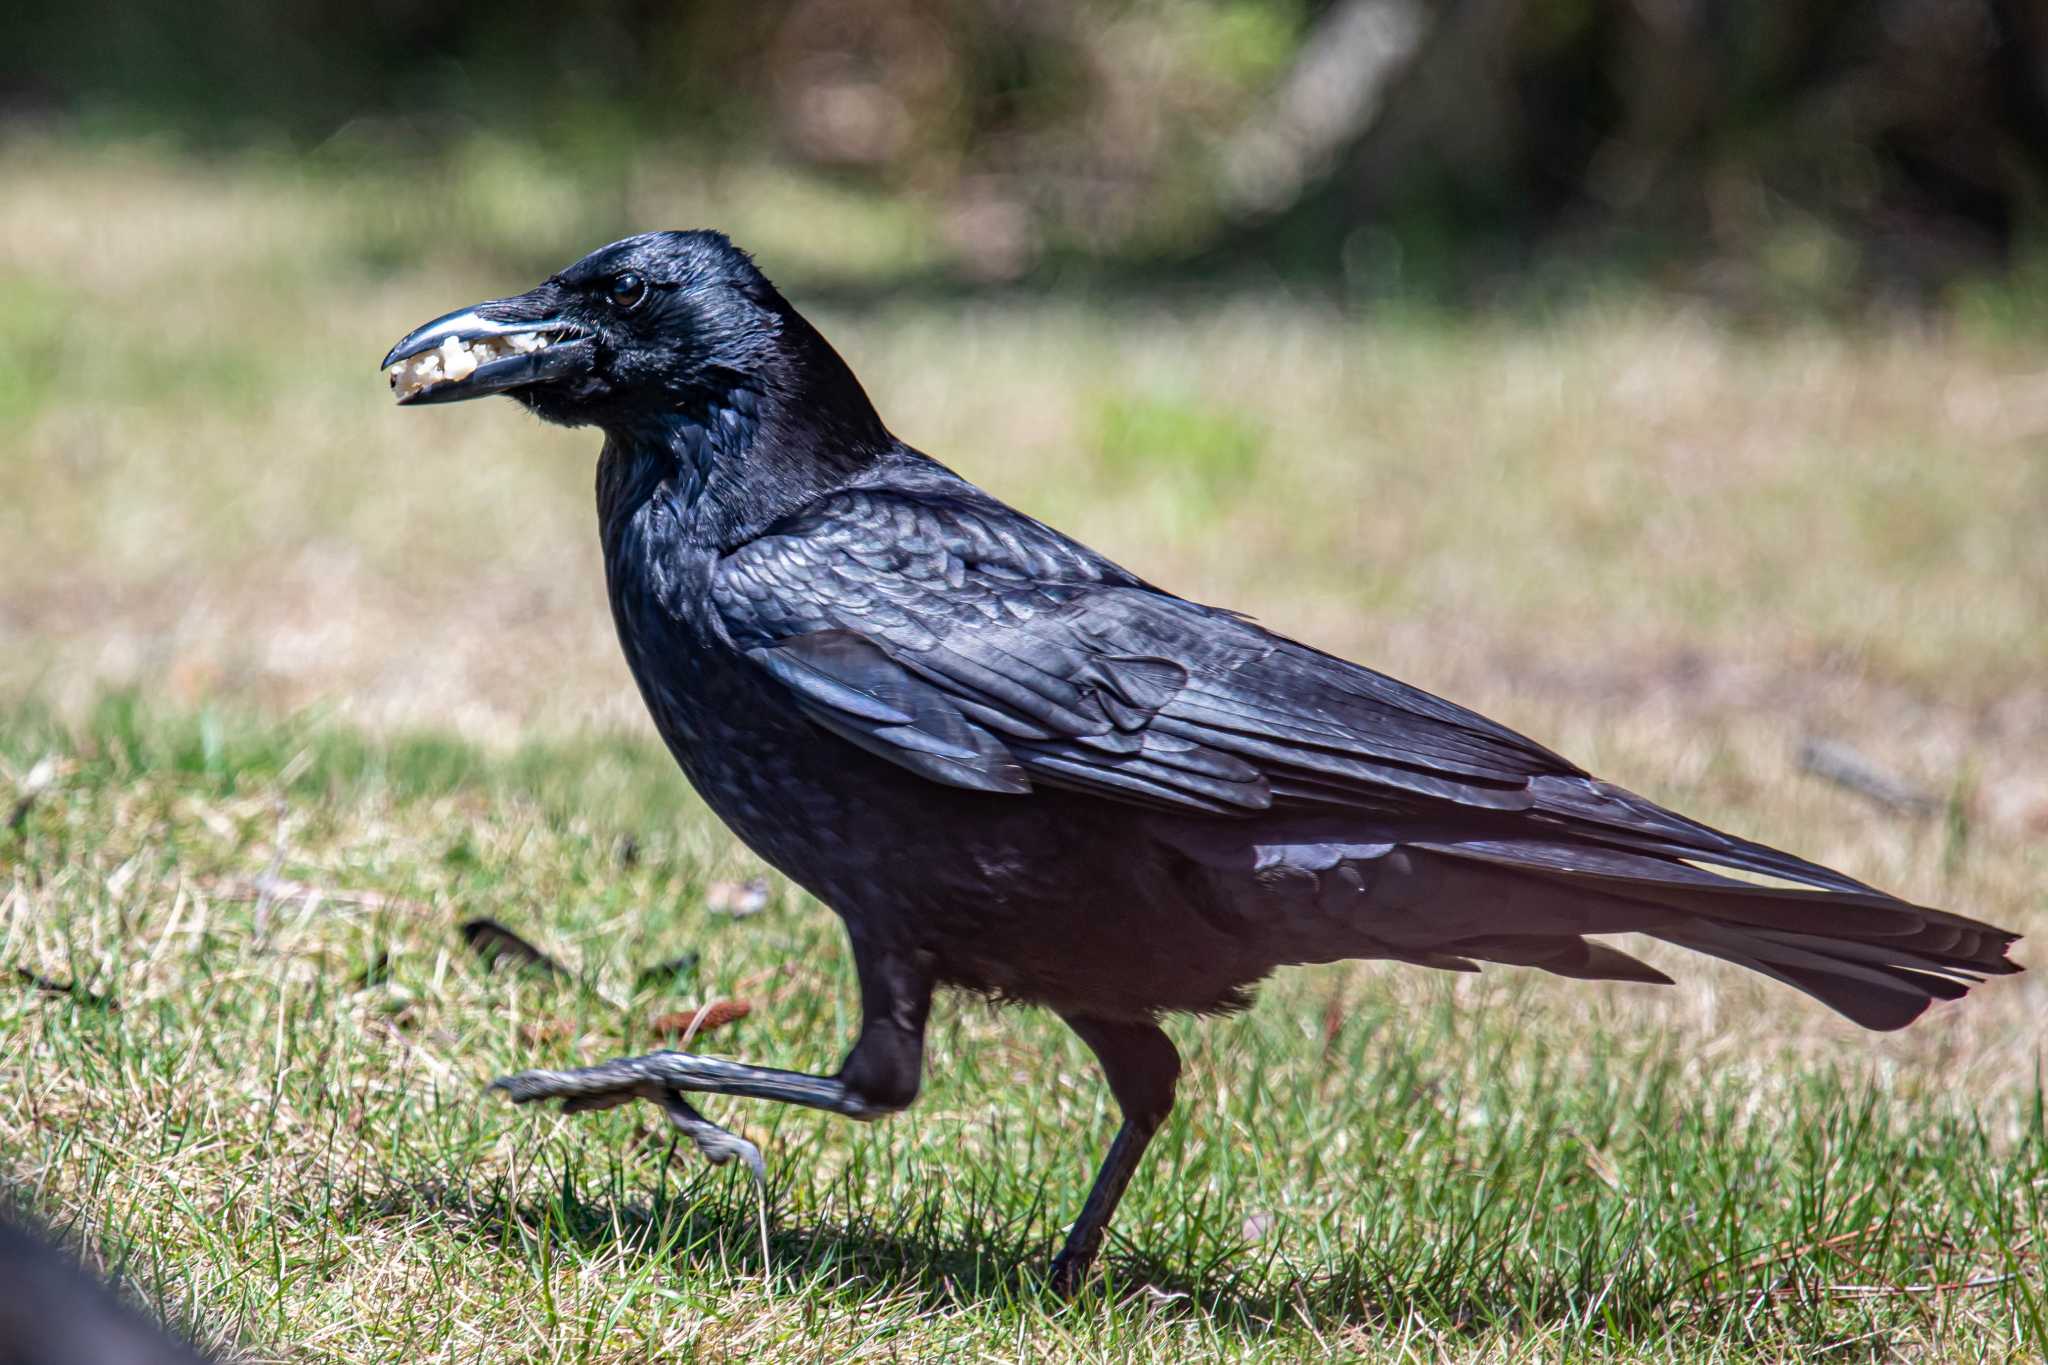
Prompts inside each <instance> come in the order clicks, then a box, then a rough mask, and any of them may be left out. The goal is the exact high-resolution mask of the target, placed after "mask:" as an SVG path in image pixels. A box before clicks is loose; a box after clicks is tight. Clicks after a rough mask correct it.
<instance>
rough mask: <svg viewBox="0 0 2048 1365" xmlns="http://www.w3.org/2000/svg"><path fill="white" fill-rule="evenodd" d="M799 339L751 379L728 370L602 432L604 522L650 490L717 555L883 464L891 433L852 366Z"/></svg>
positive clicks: (818, 345) (821, 346) (820, 345)
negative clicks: (724, 376)
mask: <svg viewBox="0 0 2048 1365" xmlns="http://www.w3.org/2000/svg"><path fill="white" fill-rule="evenodd" d="M805 330H806V331H808V327H807V326H806V327H805ZM790 339H791V338H788V337H787V336H786V335H785V340H790ZM797 340H806V339H803V338H798V339H797ZM808 340H811V341H814V342H815V349H814V348H813V347H811V346H798V347H795V348H791V349H786V350H784V351H783V352H782V353H781V354H780V355H779V356H778V357H777V363H776V364H774V365H773V366H770V367H767V368H766V369H765V370H764V372H763V373H762V374H760V375H752V376H742V375H737V374H735V375H731V376H729V377H728V378H727V379H726V381H725V382H724V383H722V384H720V385H716V386H712V387H710V388H709V389H706V388H698V389H697V390H696V391H695V392H693V393H692V394H691V395H689V396H687V397H682V398H679V399H677V400H676V401H675V403H674V404H673V405H672V406H671V407H669V408H667V409H665V410H663V411H660V412H657V413H654V414H651V415H649V417H648V418H646V419H645V420H643V421H639V422H636V423H634V424H633V425H632V426H630V427H625V428H620V429H615V430H612V431H611V432H609V433H608V434H609V436H610V438H611V439H610V440H608V441H607V442H606V443H605V463H606V465H608V466H613V465H615V466H616V467H615V468H607V469H605V470H603V471H601V473H600V477H599V498H600V503H601V504H602V506H601V511H602V513H603V515H604V516H605V518H606V519H607V520H610V519H611V518H612V517H613V516H614V515H616V514H619V513H628V512H629V510H630V508H631V507H632V506H637V505H638V504H640V503H642V502H644V501H646V499H647V498H649V497H652V496H655V495H657V493H659V494H660V495H662V496H666V497H667V498H669V499H670V500H671V501H672V503H673V505H674V506H675V508H676V510H677V511H678V512H679V513H680V515H681V518H682V522H683V525H684V527H685V528H686V530H687V531H688V533H689V535H690V536H691V538H692V539H694V540H696V541H698V542H700V543H703V544H705V545H706V546H707V547H708V548H712V549H715V550H717V551H720V552H724V551H728V550H731V549H733V548H734V547H736V546H739V545H743V544H745V543H746V542H747V541H749V540H752V539H754V538H755V537H757V536H759V535H760V534H761V533H762V532H763V531H765V530H767V529H768V528H769V527H770V526H772V525H774V523H775V522H777V521H779V520H781V519H782V518H783V517H786V516H788V515H789V514H791V513H792V512H795V511H798V510H799V509H801V508H803V507H806V506H808V505H809V504H811V503H812V502H814V501H816V500H817V499H818V498H819V497H821V496H822V495H824V494H826V493H829V492H831V491H832V490H834V489H836V488H841V487H844V486H845V485H846V484H847V483H849V482H851V481H852V480H854V479H855V478H856V477H857V476H858V475H859V474H860V473H861V472H862V471H864V470H866V469H869V468H871V467H872V466H873V465H875V464H876V463H877V462H878V461H881V460H883V459H885V458H887V457H888V456H889V455H890V454H891V453H892V452H893V451H894V450H895V449H896V448H897V442H896V438H895V437H893V436H891V435H890V434H889V431H888V429H887V428H886V427H884V426H883V425H882V419H881V418H880V417H879V416H877V415H876V413H875V410H874V406H873V405H872V404H871V403H869V402H868V398H867V395H866V394H865V393H864V392H862V391H861V387H860V384H859V382H858V381H857V380H856V379H855V378H854V377H853V373H852V371H850V370H849V369H848V368H847V367H846V364H845V362H844V361H842V360H840V358H839V357H838V355H837V354H835V353H834V352H833V351H832V349H831V348H830V347H829V346H826V345H825V343H824V340H823V338H821V337H817V335H816V333H814V332H813V333H810V337H809V338H808Z"/></svg>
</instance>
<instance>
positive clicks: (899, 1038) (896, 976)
mask: <svg viewBox="0 0 2048 1365" xmlns="http://www.w3.org/2000/svg"><path fill="white" fill-rule="evenodd" d="M854 960H855V964H856V966H857V967H858V969H859V972H860V978H861V1029H860V1038H859V1040H858V1041H856V1042H855V1043H854V1045H853V1050H852V1051H851V1052H849V1053H847V1055H846V1061H845V1063H844V1064H842V1065H841V1066H840V1068H839V1070H838V1072H837V1073H836V1074H834V1075H831V1076H811V1075H806V1074H804V1073H803V1072H798V1071H778V1070H776V1069H775V1068H773V1067H766V1066H749V1065H747V1064H746V1063H745V1062H729V1061H725V1060H724V1059H722V1058H718V1057H699V1056H697V1055H695V1054H694V1053H689V1052H650V1053H648V1054H646V1055H645V1056H641V1057H620V1058H617V1059H615V1060H613V1061H609V1062H599V1063H598V1064H597V1065H596V1066H583V1067H577V1068H575V1069H574V1070H571V1071H548V1070H536V1071H522V1072H520V1073H518V1074H517V1075H514V1076H501V1077H499V1078H498V1079H497V1080H495V1081H493V1082H491V1089H493V1090H502V1091H504V1092H505V1093H506V1094H508V1095H510V1096H511V1097H512V1100H513V1102H514V1103H515V1104H532V1103H534V1102H536V1101H538V1100H560V1101H561V1102H562V1112H563V1113H565V1114H576V1113H582V1112H584V1111H586V1110H592V1109H610V1108H612V1107H613V1106H615V1105H620V1104H627V1103H630V1102H631V1101H633V1100H651V1101H653V1102H654V1103H656V1104H659V1105H660V1106H661V1107H662V1109H663V1110H664V1111H665V1112H666V1113H667V1114H668V1117H669V1121H670V1122H671V1123H673V1124H674V1125H675V1126H676V1127H677V1128H679V1129H681V1130H682V1131H683V1132H684V1133H685V1134H687V1135H688V1136H689V1138H690V1140H691V1141H692V1142H693V1143H695V1144H696V1146H697V1150H698V1151H700V1152H702V1153H703V1154H704V1156H705V1158H706V1159H707V1160H709V1161H710V1162H711V1163H712V1164H713V1165H724V1164H725V1163H726V1162H728V1161H731V1160H732V1159H733V1158H734V1157H738V1158H739V1159H740V1160H742V1161H744V1162H745V1163H746V1164H747V1168H748V1169H749V1170H751V1171H752V1172H753V1173H754V1176H755V1178H756V1179H759V1178H760V1176H761V1173H762V1165H761V1150H760V1148H758V1147H756V1146H755V1145H754V1144H753V1143H751V1142H748V1141H747V1140H746V1139H745V1138H742V1137H739V1136H737V1135H735V1134H733V1133H730V1132H728V1131H726V1130H725V1129H724V1128H721V1127H719V1126H718V1125H717V1124H715V1123H713V1122H711V1121H710V1120H709V1119H707V1118H705V1117H704V1116H703V1115H702V1114H700V1113H698V1112H697V1110H696V1108H695V1106H693V1105H692V1104H691V1103H690V1102H689V1100H687V1099H686V1098H684V1096H685V1095H687V1094H690V1093H699V1094H709V1095H739V1096H743V1097H745V1098H748V1099H757V1100H775V1101H778V1102H780V1103H783V1104H798V1105H802V1106H804V1107H805V1108H807V1109H823V1110H826V1111H827V1112H829V1113H834V1114H844V1115H846V1116H847V1117H848V1118H855V1119H878V1118H881V1117H882V1116H884V1115H886V1114H893V1113H895V1112H896V1111H897V1110H899V1109H902V1108H904V1107H906V1106H907V1105H909V1103H910V1102H911V1101H912V1100H913V1099H915V1098H917V1090H918V1084H919V1080H920V1077H921V1075H922V1072H923V1069H924V1023H925V1016H926V1014H927V1013H929V1011H930V1009H931V999H932V984H931V980H930V978H929V976H928V975H927V974H925V973H924V972H923V971H922V970H920V969H919V968H918V967H916V966H915V965H914V964H913V962H912V961H911V960H910V959H908V958H904V957H899V956H894V955H881V954H873V953H867V952H863V951H862V948H861V945H860V944H859V943H858V942H856V943H855V945H854Z"/></svg>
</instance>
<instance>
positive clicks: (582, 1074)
mask: <svg viewBox="0 0 2048 1365" xmlns="http://www.w3.org/2000/svg"><path fill="white" fill-rule="evenodd" d="M682 1055H683V1054H680V1053H664V1052H657V1053H652V1054H650V1055H648V1056H645V1057H622V1058H619V1059H617V1060H615V1061H609V1062H600V1063H598V1064H597V1065H596V1066H584V1067H578V1068H576V1069H575V1070H573V1071H548V1070H534V1071H522V1072H520V1073H518V1074H517V1075H514V1076H500V1077H499V1078H498V1079H497V1080H495V1081H492V1082H491V1089H493V1090H502V1091H504V1092H505V1093H506V1094H508V1095H510V1096H511V1097H512V1102H513V1103H514V1104H533V1103H535V1102H537V1101H541V1100H560V1101H561V1102H562V1112H563V1113H565V1114H581V1113H584V1112H587V1111H589V1110H593V1109H611V1108H615V1107H616V1106H618V1105H621V1104H628V1103H631V1102H632V1101H634V1100H648V1101H651V1102H652V1103H654V1104H658V1105H660V1106H661V1109H662V1112H663V1113H665V1114H667V1115H668V1121H669V1122H670V1123H672V1124H674V1125H675V1126H676V1128H677V1129H679V1130H680V1131H681V1132H682V1133H683V1135H684V1136H686V1137H688V1138H689V1139H690V1142H691V1143H692V1144H693V1145H694V1146H695V1147H696V1148H697V1151H698V1152H699V1153H700V1154H702V1156H703V1157H704V1159H705V1160H706V1161H709V1162H710V1163H711V1164H712V1165H714V1166H723V1165H725V1164H726V1163H727V1162H728V1161H731V1160H733V1159H734V1158H735V1157H737V1158H738V1159H739V1160H740V1161H743V1162H745V1163H746V1167H747V1170H748V1172H749V1173H751V1174H752V1175H753V1177H754V1180H755V1181H756V1182H757V1183H759V1182H761V1181H763V1180H765V1179H766V1177H767V1166H766V1164H765V1163H764V1162H763V1161H762V1160H761V1149H760V1148H759V1147H756V1146H755V1145H754V1144H753V1143H751V1142H749V1141H747V1140H746V1139H745V1138H743V1137H741V1136H740V1135H739V1134H737V1133H734V1132H731V1131H729V1130H728V1129H725V1128H721V1127H719V1126H718V1125H717V1124H715V1123H713V1122H712V1121H711V1120H710V1119H707V1118H705V1117H704V1116H703V1115H702V1114H700V1113H698V1112H697V1107H696V1106H695V1105H693V1104H691V1103H690V1101H689V1100H688V1098H686V1097H685V1096H684V1094H683V1092H682V1091H680V1090H678V1089H676V1088H675V1087H674V1086H672V1085H668V1084H665V1083H664V1082H663V1081H662V1080H661V1079H660V1076H661V1073H662V1072H663V1071H664V1070H666V1069H667V1068H666V1067H665V1066H664V1065H663V1063H664V1062H665V1061H667V1060H668V1059H671V1058H675V1057H679V1056H682Z"/></svg>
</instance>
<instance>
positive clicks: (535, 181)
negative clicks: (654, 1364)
mask: <svg viewBox="0 0 2048 1365" xmlns="http://www.w3.org/2000/svg"><path fill="white" fill-rule="evenodd" d="M0 117H4V118H5V119H6V121H7V123H8V124H9V125H10V126H11V127H13V128H16V129H22V128H28V129H43V130H47V131H52V132H57V133H62V134H75V135H80V136H83V137H85V138H87V139H122V140H130V139H136V138H140V139H144V140H146V141H148V142H149V143H151V144H152V145H155V146H158V147H163V148H170V149H175V150H178V151H182V152H190V153H193V154H199V155H210V156H224V155H237V154H242V155H247V154H255V155H264V156H270V157H273V158H278V159H281V160H287V161H289V162H290V163H291V164H293V165H294V166H298V167H302V168H307V169H315V170H317V169H336V170H345V171H353V170H360V169H362V168H364V167H375V168H377V169H378V170H380V171H383V172H387V173H396V172H400V171H405V170H412V171H418V170H421V169H422V168H424V167H437V168H444V169H445V168H454V169H455V171H456V172H457V173H467V174H477V173H483V174H489V173H491V172H493V171H495V172H497V173H499V174H502V175H513V174H515V166H516V168H517V171H518V172H519V173H523V174H524V175H526V176H527V177H529V178H528V179H527V180H526V181H517V180H515V181H514V182H513V183H512V184H511V185H508V186H507V187H506V189H505V191H504V192H505V193H507V194H508V195H509V194H515V193H518V192H519V191H520V190H522V189H524V190H531V189H534V188H536V187H538V186H540V185H545V186H546V187H548V193H546V194H544V195H541V196H539V198H540V199H541V200H542V202H541V203H540V204H539V205H537V206H535V207H534V209H533V210H532V211H533V212H537V213H541V214H546V215H552V216H553V222H554V225H555V227H556V228H557V229H558V233H557V234H555V235H559V236H560V237H561V238H562V239H563V240H564V242H565V243H566V242H567V241H570V240H574V241H583V240H585V239H587V238H588V237H589V236H591V235H592V234H593V233H597V234H602V233H603V232H605V231H608V230H610V229H611V228H612V227H613V226H614V225H615V224H616V223H617V222H618V221H619V220H620V219H621V218H622V217H628V216H630V210H631V208H632V207H633V206H634V205H635V203H636V194H637V193H638V192H639V190H640V189H641V188H642V187H643V186H644V184H645V182H646V180H647V179H649V178H655V179H659V178H661V177H662V176H664V175H678V176H685V177H688V178H691V179H700V178H703V177H706V176H710V177H716V176H717V175H718V174H720V173H721V172H723V171H729V170H732V169H734V168H745V169H746V170H747V171H748V172H754V173H757V172H758V171H759V170H760V169H761V168H763V167H766V166H773V167H777V168H780V169H783V170H786V171H789V172H792V173H798V174H801V175H802V176H803V177H806V178H815V179H817V180H819V181H821V182H824V183H825V184H828V185H829V186H831V187H832V188H833V190H834V191H836V192H838V193H843V194H848V195H857V196H867V197H872V198H873V199H875V200H877V201H878V209H877V220H878V221H876V222H874V223H872V224H869V225H867V226H866V228H865V229H864V231H863V233H862V236H863V241H862V242H861V243H860V244H858V245H852V244H849V245H846V246H842V247H838V248H836V249H835V248H831V247H827V248H824V249H823V250H821V252H820V256H821V259H820V260H819V261H818V262H817V264H818V266H819V267H820V269H826V268H829V269H831V270H832V271H835V272H842V273H845V274H847V275H859V274H862V273H864V272H863V268H864V267H868V268H886V269H885V273H886V274H887V275H888V276H890V277H891V279H892V282H894V280H895V278H896V277H898V276H902V275H914V276H917V277H919V278H937V279H956V280H957V279H968V280H982V281H986V280H992V279H998V280H1015V279H1022V278H1026V277H1030V276H1033V275H1035V274H1036V275H1042V274H1045V273H1048V272H1054V271H1057V270H1059V269H1061V268H1062V267H1068V268H1072V267H1074V266H1076V265H1077V264H1085V265H1089V266H1094V267H1097V268H1098V273H1099V274H1100V276H1101V277H1102V278H1103V279H1104V280H1105V281H1106V282H1107V283H1110V284H1130V283H1132V282H1134V281H1135V280H1137V279H1139V278H1143V277H1144V276H1142V275H1141V274H1140V273H1139V272H1140V271H1141V270H1142V268H1145V267H1150V268H1152V269H1154V270H1164V271H1165V272H1166V273H1167V274H1168V276H1169V277H1173V276H1176V275H1178V276H1183V277H1184V276H1186V275H1188V274H1190V273H1192V274H1194V275H1196V276H1197V277H1199V278H1202V279H1205V280H1213V279H1214V277H1215V273H1216V270H1217V268H1219V267H1222V266H1231V267H1256V268H1259V269H1269V270H1276V271H1280V272H1283V273H1285V274H1287V275H1289V276H1294V277H1301V278H1304V279H1308V280H1320V281H1326V282H1329V283H1331V284H1333V285H1335V286H1338V287H1341V288H1342V289H1343V290H1344V291H1345V292H1346V293H1349V294H1359V293H1363V294H1366V295H1383V294H1386V293H1389V292H1395V293H1399V292H1403V291H1408V292H1421V293H1424V294H1428V295H1432V296H1435V295H1443V294H1449V295H1451V296H1453V297H1469V295H1470V291H1472V290H1474V289H1478V288H1486V287H1490V286H1491V287H1497V286H1499V285H1500V284H1501V283H1502V280H1503V277H1504V276H1506V277H1512V278H1516V279H1519V278H1521V277H1523V276H1525V275H1526V274H1527V273H1528V272H1529V271H1530V270H1531V269H1532V268H1541V267H1550V268H1554V269H1555V270H1556V271H1561V272H1562V273H1563V274H1564V275H1565V276H1566V278H1568V279H1575V278H1578V277H1581V276H1584V275H1586V274H1588V273H1591V274H1596V275H1599V276H1602V277H1606V276H1609V275H1611V274H1612V273H1614V272H1620V273H1622V274H1624V275H1637V276H1641V275H1647V276H1649V277H1650V278H1653V279H1656V280H1658V281H1660V282H1663V283H1666V284H1679V285H1682V286H1684V287H1689V288H1697V289H1702V290H1707V291H1710V292H1713V293H1715V294H1717V295H1719V296H1721V297H1724V298H1727V299H1730V300H1734V301H1739V302H1742V303H1745V304H1760V305H1772V306H1783V305H1787V304H1794V305H1807V306H1812V305H1816V304H1828V305H1833V304H1839V303H1841V302H1843V301H1844V300H1845V299H1847V298H1856V297H1863V298H1867V297H1872V296H1877V297H1886V298H1907V299H1913V300H1920V301H1925V300H1927V299H1929V298H1930V297H1938V296H1939V295H1940V294H1941V293H1942V291H1944V290H1945V289H1947V288H1949V287H1951V286H1953V285H1954V284H1955V283H1956V282H1957V281H1958V280H1959V279H1962V278H1966V277H1968V276H1970V275H1972V274H1974V273H1977V272H1982V271H1996V270H1999V269H2001V268H2006V267H2009V266H2011V265H2012V264H2013V262H2014V261H2015V260H2018V259H2021V258H2023V257H2024V256H2025V255H2026V254H2027V249H2028V247H2029V244H2030V243H2031V242H2032V241H2033V240H2034V238H2035V237H2036V236H2037V235H2038V231H2039V226H2040V225H2039V217H2040V212H2041V203H2042V193H2041V191H2042V188H2043V183H2044V182H2043V174H2044V169H2048V12H2044V10H2043V7H2042V6H2041V5H2040V4H2039V3H2038V0H1190V2H1189V3H1168V0H1051V2H1050V3H1036V4H1033V3H1019V0H763V3H758V4H749V5H724V4H653V3H616V4H607V3H597V2H596V0H568V2H566V3H558V2H546V3H544V2H543V0H501V3H496V4H492V5H490V6H488V7H486V8H485V9H482V10H477V9H473V8H471V7H466V6H431V5H418V4H410V3H402V2H401V0H355V2H352V3H340V2H339V0H308V2H307V3H300V4H293V5H272V4H265V3H259V2H258V0H229V2H228V3H219V4H209V5H192V6H184V5H160V6H132V5H128V4H123V3H117V0H78V3H73V4H51V3H46V0H31V3H29V4H28V5H27V7H26V10H25V11H23V10H21V9H20V8H19V7H17V11H16V13H14V14H13V15H12V16H11V17H10V21H9V41H8V43H7V44H6V46H5V50H4V51H0ZM480 160H481V162H482V163H483V165H484V167H485V168H487V169H485V170H483V171H479V168H478V163H479V161H480ZM884 206H885V207H884ZM834 235H836V233H835V234H834ZM510 245H511V244H509V243H504V242H482V243H477V244H476V247H477V248H478V249H481V250H490V249H492V248H494V247H496V248H499V249H504V248H507V247H509V246H510ZM522 264H533V263H532V262H523V263H522Z"/></svg>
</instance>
